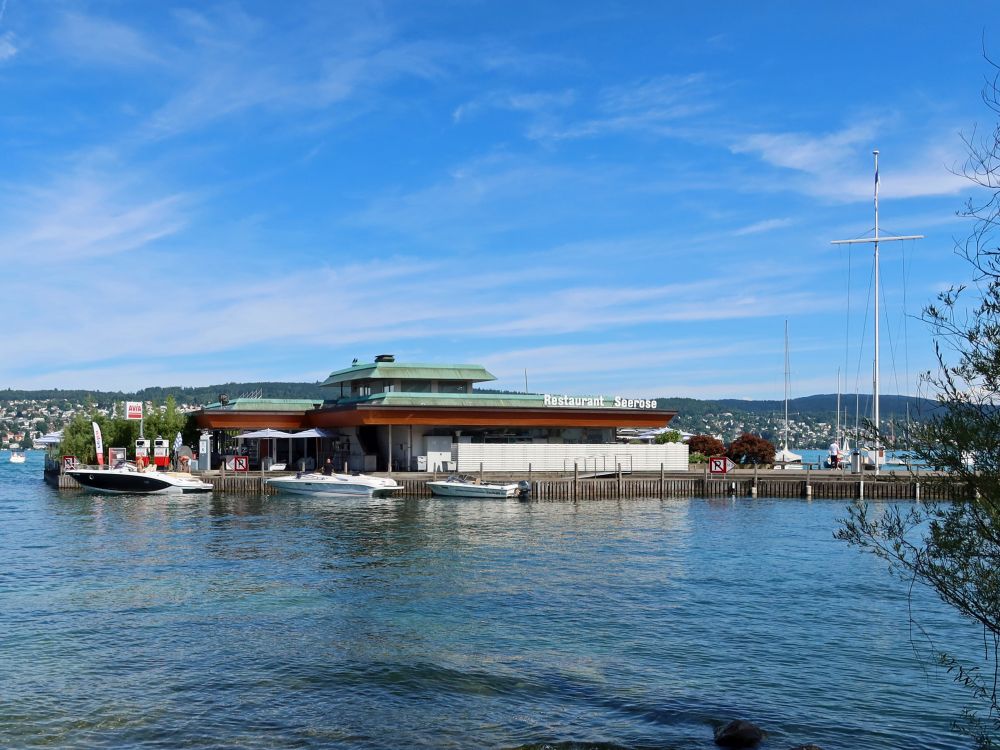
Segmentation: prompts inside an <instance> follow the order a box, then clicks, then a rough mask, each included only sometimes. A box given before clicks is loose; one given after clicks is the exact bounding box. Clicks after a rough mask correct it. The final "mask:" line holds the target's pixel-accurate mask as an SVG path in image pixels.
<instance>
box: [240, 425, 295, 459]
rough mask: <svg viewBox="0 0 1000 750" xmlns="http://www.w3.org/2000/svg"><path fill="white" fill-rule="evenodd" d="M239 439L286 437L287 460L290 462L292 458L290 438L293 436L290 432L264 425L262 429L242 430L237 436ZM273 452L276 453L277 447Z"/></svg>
mask: <svg viewBox="0 0 1000 750" xmlns="http://www.w3.org/2000/svg"><path fill="white" fill-rule="evenodd" d="M239 437H240V440H242V439H243V438H269V439H270V438H274V439H276V438H288V461H289V463H291V460H292V438H293V437H295V435H293V434H292V433H290V432H282V431H281V430H273V429H271V428H270V427H265V428H264V429H263V430H254V431H253V432H244V433H243V434H242V435H240V436H239ZM274 452H275V453H277V452H278V451H277V447H275V451H274Z"/></svg>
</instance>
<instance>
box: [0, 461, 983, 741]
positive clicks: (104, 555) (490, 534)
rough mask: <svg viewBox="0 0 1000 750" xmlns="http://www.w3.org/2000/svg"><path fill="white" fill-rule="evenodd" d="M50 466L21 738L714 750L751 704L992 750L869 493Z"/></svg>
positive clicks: (801, 731)
mask: <svg viewBox="0 0 1000 750" xmlns="http://www.w3.org/2000/svg"><path fill="white" fill-rule="evenodd" d="M30 462H31V463H29V465H28V466H26V467H18V466H13V465H10V464H7V463H6V462H4V463H3V464H2V465H0V535H2V536H0V539H2V542H3V543H2V545H0V746H2V747H5V748H16V747H41V746H46V747H59V748H95V747H128V748H131V747H164V748H167V747H169V748H224V747H225V748H228V747H233V748H320V747H323V748H326V747H331V748H403V747H431V748H515V747H521V746H524V745H532V746H541V745H542V744H544V743H551V744H553V745H560V746H562V747H574V746H580V747H589V746H593V745H596V744H597V743H608V744H609V745H613V746H621V747H627V748H678V749H686V748H711V747H714V745H713V744H712V741H711V738H712V730H713V728H714V727H715V726H717V725H719V724H721V723H724V722H725V721H727V720H729V719H731V718H736V717H741V718H747V719H750V720H753V721H755V722H757V723H759V724H761V725H762V726H763V727H764V728H765V729H767V730H768V731H769V732H770V737H769V738H768V740H767V741H766V744H765V745H764V747H766V748H788V747H791V746H793V745H796V744H800V743H805V742H815V743H817V744H819V745H821V746H822V747H823V748H825V750H832V749H833V748H866V749H868V750H877V749H879V748H927V749H935V750H936V749H938V748H940V749H941V750H944V749H945V748H956V747H959V748H965V747H969V743H968V742H966V741H964V740H963V739H961V738H960V737H958V736H956V735H954V734H952V733H951V732H950V730H949V724H950V721H951V719H952V718H954V717H955V716H956V715H957V714H958V712H959V710H960V708H961V706H962V705H963V703H962V702H963V701H964V699H965V696H964V695H963V694H961V692H960V690H959V689H958V688H957V687H955V686H954V685H953V684H952V683H951V682H950V681H949V679H948V677H947V676H946V675H943V674H941V673H940V672H939V670H938V669H937V668H936V667H933V666H931V667H927V668H926V669H924V668H922V667H921V666H920V663H919V662H918V661H917V659H916V656H915V654H914V649H915V648H916V649H917V650H918V651H920V650H921V649H923V651H926V648H925V647H924V644H923V642H922V637H912V636H911V631H910V629H909V627H908V624H907V617H908V614H907V613H908V605H907V596H906V589H905V587H904V586H903V585H902V584H900V583H899V582H897V581H894V580H893V579H890V578H889V576H888V575H887V574H886V572H885V570H884V567H883V565H882V564H881V563H879V562H878V561H876V560H875V559H873V558H872V557H870V556H868V555H864V554H862V553H859V552H857V551H856V550H854V549H851V548H849V547H847V546H846V545H844V544H843V543H841V542H837V541H835V540H834V539H833V538H832V534H833V532H834V530H835V528H836V526H837V519H838V518H841V517H843V515H844V514H845V511H844V506H843V504H842V503H836V502H827V501H822V502H821V501H817V502H813V503H805V502H798V501H788V500H783V501H771V500H766V499H765V500H757V501H751V500H748V499H746V500H744V499H740V500H722V501H708V500H702V499H691V500H684V499H672V500H666V501H659V500H649V501H627V502H621V503H617V502H610V501H603V502H591V503H577V504H573V503H521V502H517V501H506V502H483V501H462V500H426V499H393V500H359V499H344V500H331V499H310V498H303V497H295V496H279V497H273V498H267V499H259V498H234V497H230V496H227V497H221V496H219V497H214V498H212V497H204V496H182V497H178V498H166V497H122V496H117V497H102V496H96V495H88V494H83V493H76V492H65V491H64V492H61V493H60V492H57V491H55V490H52V489H50V488H48V487H46V486H45V485H44V484H43V483H42V481H41V467H40V457H39V456H38V455H37V454H32V455H31V458H30ZM915 596H916V600H915V603H914V606H915V607H916V609H917V611H918V616H919V617H920V618H921V623H922V624H923V625H925V626H926V627H927V629H928V631H929V632H930V633H931V634H932V635H933V634H935V633H936V634H941V636H940V637H943V638H954V637H956V636H959V635H960V636H961V637H963V638H964V637H966V636H968V635H969V633H968V631H967V630H966V629H965V628H964V627H963V626H962V625H961V624H960V623H958V622H956V621H955V619H954V618H953V617H952V616H951V614H950V613H949V612H947V611H945V610H943V608H942V607H940V606H939V605H937V604H936V602H935V601H934V600H933V599H932V597H930V596H928V595H927V594H926V593H922V592H917V594H916V595H915ZM578 743H579V744H578Z"/></svg>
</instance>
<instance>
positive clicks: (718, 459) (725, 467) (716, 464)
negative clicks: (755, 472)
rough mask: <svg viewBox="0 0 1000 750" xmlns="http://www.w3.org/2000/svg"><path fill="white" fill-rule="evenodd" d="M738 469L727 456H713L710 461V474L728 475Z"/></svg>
mask: <svg viewBox="0 0 1000 750" xmlns="http://www.w3.org/2000/svg"><path fill="white" fill-rule="evenodd" d="M735 468H736V464H734V463H733V462H732V461H730V460H729V459H728V458H726V457H725V456H712V457H711V458H710V459H708V472H709V474H728V473H729V472H731V471H732V470H733V469H735Z"/></svg>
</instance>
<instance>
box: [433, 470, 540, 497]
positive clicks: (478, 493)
mask: <svg viewBox="0 0 1000 750" xmlns="http://www.w3.org/2000/svg"><path fill="white" fill-rule="evenodd" d="M427 486H428V487H429V488H430V491H431V494H432V495H436V496H438V497H486V498H508V497H514V495H516V494H518V493H523V492H527V490H528V483H527V482H512V483H510V484H493V483H490V482H480V481H479V480H478V479H477V478H475V477H470V476H466V475H455V476H450V477H448V478H447V479H444V480H441V481H438V482H428V483H427Z"/></svg>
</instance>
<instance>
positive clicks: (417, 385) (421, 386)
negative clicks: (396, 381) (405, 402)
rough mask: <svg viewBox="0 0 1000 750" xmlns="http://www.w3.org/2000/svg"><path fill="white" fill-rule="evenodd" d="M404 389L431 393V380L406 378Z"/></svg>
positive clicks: (409, 391)
mask: <svg viewBox="0 0 1000 750" xmlns="http://www.w3.org/2000/svg"><path fill="white" fill-rule="evenodd" d="M403 390H404V391H405V392H407V393H430V392H431V381H429V380H404V381H403Z"/></svg>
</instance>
